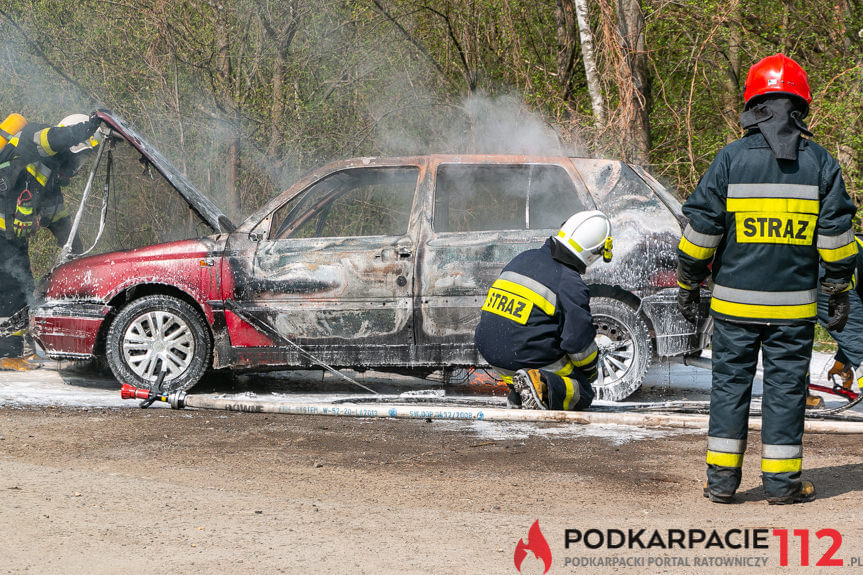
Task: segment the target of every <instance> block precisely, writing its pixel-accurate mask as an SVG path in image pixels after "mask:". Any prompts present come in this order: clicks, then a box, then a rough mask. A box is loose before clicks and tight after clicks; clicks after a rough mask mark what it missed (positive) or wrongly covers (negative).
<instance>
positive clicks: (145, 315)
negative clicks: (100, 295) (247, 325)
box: [105, 295, 212, 391]
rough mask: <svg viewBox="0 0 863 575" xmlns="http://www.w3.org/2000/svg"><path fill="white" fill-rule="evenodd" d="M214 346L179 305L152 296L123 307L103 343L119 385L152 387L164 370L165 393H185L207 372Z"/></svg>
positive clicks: (199, 321) (198, 320) (196, 317)
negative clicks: (178, 391)
mask: <svg viewBox="0 0 863 575" xmlns="http://www.w3.org/2000/svg"><path fill="white" fill-rule="evenodd" d="M211 352H212V346H211V342H210V334H209V330H208V329H207V326H206V324H205V323H204V318H203V317H202V316H201V314H200V313H198V311H197V310H196V309H195V308H193V307H192V306H191V305H189V304H188V303H186V302H184V301H183V300H180V299H177V298H175V297H171V296H164V295H152V296H146V297H142V298H140V299H136V300H134V301H132V302H131V303H129V304H128V305H126V306H125V307H123V308H122V309H121V310H120V312H119V313H118V314H117V317H115V318H114V321H113V322H112V323H111V327H110V328H109V329H108V335H107V337H106V339H105V355H106V358H107V360H108V365H109V366H110V367H111V371H112V372H113V373H114V376H115V377H116V378H117V379H118V380H119V381H121V382H122V383H130V384H132V385H134V386H136V387H147V388H149V387H152V386H153V385H154V384H155V382H156V379H157V378H158V377H159V374H160V373H161V372H162V371H165V372H166V373H165V379H164V382H163V384H162V390H163V391H174V390H185V389H189V388H191V387H192V386H193V385H195V384H196V383H198V381H200V379H201V377H203V375H204V373H205V372H206V371H207V369H208V368H209V367H210V362H211Z"/></svg>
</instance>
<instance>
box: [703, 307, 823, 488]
mask: <svg viewBox="0 0 863 575" xmlns="http://www.w3.org/2000/svg"><path fill="white" fill-rule="evenodd" d="M814 331H815V324H813V323H808V322H807V323H799V324H794V325H764V324H742V323H733V322H728V321H723V320H716V321H715V322H714V325H713V386H712V389H711V392H710V426H709V430H708V437H707V487H708V490H709V491H710V492H711V493H714V494H717V495H733V494H734V492H735V491H737V488H738V487H739V486H740V479H741V473H742V465H743V453H744V451H746V434H747V430H748V421H749V403H750V399H751V397H752V381H753V378H754V377H755V370H756V366H757V363H758V351H759V349H760V350H761V354H762V365H763V369H764V376H763V382H764V392H763V396H762V428H761V481H762V483H763V485H764V491H765V493H766V495H767V497H768V498H774V497H777V498H784V497H787V496H792V495H794V494H796V493H797V491H798V490H799V489H800V471H801V468H802V461H803V444H802V440H803V413H804V408H805V404H806V385H807V373H808V371H809V362H810V358H811V354H812V340H813V336H814Z"/></svg>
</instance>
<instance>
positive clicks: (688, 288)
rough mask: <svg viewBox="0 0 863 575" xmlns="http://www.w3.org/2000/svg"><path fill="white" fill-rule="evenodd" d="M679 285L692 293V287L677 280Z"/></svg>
mask: <svg viewBox="0 0 863 575" xmlns="http://www.w3.org/2000/svg"><path fill="white" fill-rule="evenodd" d="M677 285H678V286H680V287H682V288H683V289H685V290H686V291H692V286H690V285H686V284H685V283H683V282H681V281H680V280H677Z"/></svg>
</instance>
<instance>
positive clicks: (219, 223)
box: [97, 110, 236, 233]
mask: <svg viewBox="0 0 863 575" xmlns="http://www.w3.org/2000/svg"><path fill="white" fill-rule="evenodd" d="M97 114H98V116H99V118H101V119H102V121H104V122H105V123H106V124H108V125H109V126H110V127H111V129H112V131H113V133H114V134H115V135H118V136H121V137H122V138H124V139H125V140H126V141H128V142H129V144H130V145H132V147H134V148H135V149H136V150H138V152H140V153H141V154H142V155H143V156H144V157H146V158H147V160H149V161H150V163H151V164H152V165H153V167H155V168H156V170H157V171H158V172H159V173H160V174H162V176H164V177H165V179H166V180H167V181H168V182H169V183H170V184H171V186H173V187H174V189H175V190H176V191H177V194H178V195H179V196H180V197H181V198H183V200H185V201H186V203H187V204H189V207H190V208H192V210H194V211H195V212H196V213H197V214H198V215H199V216H200V217H201V218H202V219H203V220H204V221H205V222H207V224H209V226H210V227H211V228H213V231H215V232H217V233H223V232H232V231H234V229H235V228H236V226H235V225H234V224H233V223H232V222H231V220H230V219H229V218H228V216H226V215H225V214H224V213H222V211H221V210H220V209H219V208H218V206H216V204H214V203H213V201H212V200H210V198H208V197H207V196H205V195H204V194H202V193H201V192H200V191H198V189H197V188H196V187H195V186H193V185H192V184H191V183H190V182H189V180H187V179H186V176H184V175H183V174H182V173H180V172H179V171H178V170H177V168H175V167H174V165H173V164H172V163H171V162H169V161H168V159H167V158H165V156H163V155H162V154H161V152H159V151H158V150H157V149H156V148H154V147H153V146H152V145H150V143H149V142H147V141H146V140H145V139H144V138H143V137H141V135H140V134H139V133H138V132H137V131H136V130H135V129H134V128H132V126H130V125H129V124H127V123H126V121H125V120H123V119H122V118H120V117H119V116H116V115H115V114H113V113H111V112H109V111H107V110H100V111H99V112H98V113H97Z"/></svg>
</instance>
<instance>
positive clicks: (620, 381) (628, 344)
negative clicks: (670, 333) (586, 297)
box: [590, 297, 653, 401]
mask: <svg viewBox="0 0 863 575" xmlns="http://www.w3.org/2000/svg"><path fill="white" fill-rule="evenodd" d="M590 311H591V314H592V315H593V326H594V328H596V346H597V348H598V350H599V357H598V362H597V371H598V375H597V379H596V382H594V384H593V388H594V391H595V392H596V399H604V400H609V401H620V400H622V399H626V398H627V397H629V396H630V395H632V394H633V393H635V391H636V390H637V389H638V388H639V387H641V382H642V381H643V380H644V376H645V374H646V373H647V369H648V368H649V367H650V362H651V359H652V358H653V353H652V346H651V342H650V332H649V331H648V329H647V324H645V322H644V319H642V318H641V317H640V316H639V315H638V313H637V311H636V310H635V309H634V308H633V307H632V306H631V305H629V304H628V303H626V302H623V301H621V300H618V299H613V298H609V297H595V298H591V300H590Z"/></svg>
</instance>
